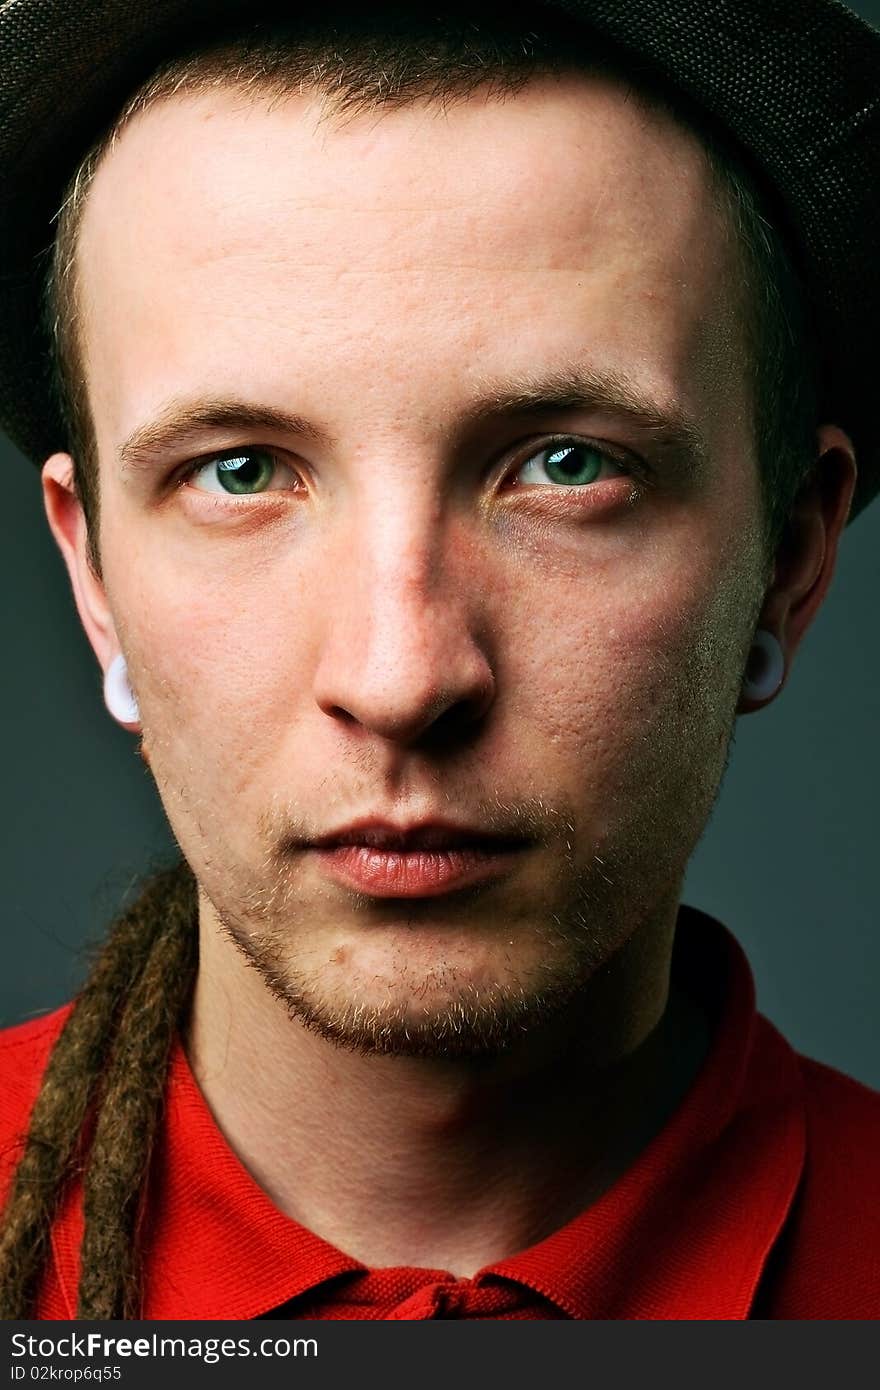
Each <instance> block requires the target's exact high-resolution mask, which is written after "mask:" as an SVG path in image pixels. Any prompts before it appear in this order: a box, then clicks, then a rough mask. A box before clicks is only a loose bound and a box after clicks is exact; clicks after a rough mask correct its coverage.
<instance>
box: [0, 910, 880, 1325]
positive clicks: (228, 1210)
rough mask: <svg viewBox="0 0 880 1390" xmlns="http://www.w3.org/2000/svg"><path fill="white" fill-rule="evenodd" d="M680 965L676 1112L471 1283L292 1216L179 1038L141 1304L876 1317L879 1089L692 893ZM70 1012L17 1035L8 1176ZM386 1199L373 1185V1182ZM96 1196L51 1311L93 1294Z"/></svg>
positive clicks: (335, 1314)
mask: <svg viewBox="0 0 880 1390" xmlns="http://www.w3.org/2000/svg"><path fill="white" fill-rule="evenodd" d="M673 970H674V971H675V973H676V977H677V978H678V979H679V980H681V981H682V983H683V984H684V986H685V988H688V989H690V990H693V991H695V992H696V993H697V995H698V996H699V997H700V999H701V1000H702V1001H703V1004H704V1007H705V1008H706V1009H707V1011H708V1013H709V1017H710V1019H711V1021H712V1030H713V1031H712V1042H711V1047H710V1051H709V1053H708V1055H707V1057H706V1059H705V1061H704V1063H703V1066H702V1068H701V1069H700V1071H699V1073H698V1075H697V1077H696V1078H695V1080H694V1082H693V1083H692V1085H691V1087H690V1089H689V1091H688V1092H687V1094H686V1095H685V1097H684V1098H683V1100H682V1101H681V1102H680V1104H679V1105H678V1107H677V1109H676V1110H675V1111H674V1113H673V1114H672V1116H671V1118H670V1119H669V1121H668V1123H667V1124H666V1126H665V1128H664V1129H663V1130H662V1131H661V1132H660V1133H659V1134H657V1135H656V1136H655V1137H654V1139H653V1140H652V1141H651V1142H650V1143H649V1144H648V1146H647V1147H646V1148H645V1149H644V1150H643V1151H642V1153H641V1154H640V1156H639V1157H638V1158H637V1160H636V1161H635V1162H634V1163H633V1164H632V1166H631V1167H630V1168H629V1169H628V1170H627V1172H626V1173H625V1174H624V1175H623V1176H622V1177H621V1178H619V1179H618V1180H617V1181H616V1182H615V1183H614V1184H613V1186H612V1187H611V1188H610V1189H609V1190H608V1191H607V1192H606V1193H605V1194H604V1195H603V1196H602V1197H600V1198H599V1200H598V1201H596V1202H595V1203H594V1204H593V1205H592V1206H591V1207H590V1208H588V1210H586V1211H584V1212H583V1213H582V1214H581V1215H579V1216H577V1217H576V1218H575V1219H574V1220H573V1221H570V1222H569V1223H568V1224H567V1225H566V1226H564V1227H562V1228H561V1229H560V1230H558V1231H556V1232H555V1233H554V1234H553V1235H551V1236H549V1237H548V1238H547V1239H546V1240H543V1241H541V1242H540V1243H539V1244H537V1245H533V1246H531V1247H530V1248H529V1249H527V1250H524V1251H522V1252H521V1253H519V1254H517V1255H514V1256H512V1257H510V1258H507V1259H502V1260H499V1261H497V1262H496V1263H494V1264H489V1265H486V1266H485V1267H484V1268H483V1269H481V1270H480V1271H479V1272H478V1273H476V1274H475V1275H474V1276H473V1277H472V1278H468V1279H457V1278H455V1277H454V1276H453V1275H452V1274H450V1273H449V1272H448V1271H445V1270H442V1269H421V1268H385V1269H369V1268H367V1267H366V1266H365V1265H363V1264H362V1263H360V1262H359V1261H358V1260H355V1259H352V1258H351V1257H350V1256H348V1255H346V1254H345V1253H344V1251H342V1250H339V1249H337V1248H335V1247H334V1246H332V1245H330V1244H329V1243H328V1242H327V1241H325V1240H322V1239H321V1238H320V1237H319V1236H317V1235H314V1234H313V1233H312V1232H310V1231H308V1230H306V1229H305V1228H304V1227H302V1226H300V1225H299V1224H298V1223H297V1222H296V1221H292V1220H291V1219H290V1218H288V1217H286V1216H284V1215H283V1214H282V1213H281V1212H280V1211H278V1210H277V1208H276V1207H274V1206H273V1204H272V1203H271V1201H270V1200H269V1198H268V1197H267V1196H266V1195H265V1193H264V1192H263V1191H262V1190H261V1189H260V1188H259V1187H258V1186H257V1184H256V1183H255V1181H254V1180H253V1178H251V1176H250V1175H249V1174H248V1172H247V1171H246V1170H245V1168H244V1167H243V1166H242V1165H241V1163H240V1162H239V1161H238V1159H237V1158H236V1156H235V1154H234V1153H233V1152H232V1151H231V1149H230V1148H229V1147H228V1145H227V1144H226V1142H225V1140H224V1139H223V1137H222V1136H221V1134H220V1132H219V1130H218V1129H217V1126H216V1125H215V1123H214V1121H213V1119H212V1117H211V1114H210V1112H209V1110H208V1108H207V1105H206V1104H205V1101H204V1099H203V1097H202V1095H201V1093H200V1091H199V1089H198V1086H197V1085H196V1082H195V1081H194V1079H193V1076H192V1072H191V1071H190V1068H189V1065H188V1063H187V1060H186V1056H185V1053H184V1051H183V1049H182V1047H181V1046H180V1043H179V1042H178V1043H177V1045H176V1046H175V1049H174V1055H173V1060H172V1065H171V1071H170V1077H169V1082H168V1089H167V1104H166V1109H165V1115H164V1121H163V1126H162V1130H161V1134H160V1138H159V1142H158V1146H157V1150H156V1154H155V1162H154V1168H153V1173H152V1181H151V1191H150V1196H149V1203H148V1215H147V1223H146V1245H145V1299H146V1302H145V1308H144V1315H145V1317H146V1318H149V1319H155V1318H210V1319H221V1318H239V1319H244V1318H260V1317H290V1318H309V1319H311V1318H314V1319H321V1318H373V1319H398V1318H399V1319H425V1318H498V1319H518V1318H532V1319H535V1318H562V1319H564V1318H581V1319H593V1318H612V1319H617V1318H651V1319H660V1318H663V1319H741V1318H755V1317H756V1318H842V1319H849V1318H869V1319H873V1318H877V1317H880V1093H878V1092H876V1091H873V1090H870V1089H868V1088H867V1087H865V1086H862V1085H860V1084H859V1083H858V1082H856V1081H853V1080H851V1079H850V1078H848V1077H846V1076H844V1075H842V1074H841V1073H840V1072H837V1071H834V1070H832V1069H831V1068H829V1067H826V1066H824V1065H822V1064H821V1063H818V1062H815V1061H811V1060H809V1059H807V1058H804V1057H802V1056H799V1055H798V1054H797V1053H795V1052H794V1051H793V1050H792V1049H791V1047H790V1046H789V1045H788V1043H786V1042H785V1040H784V1039H783V1038H782V1037H781V1036H780V1034H779V1033H778V1032H777V1030H776V1029H775V1028H774V1027H773V1025H772V1024H770V1023H769V1022H768V1021H767V1020H766V1019H765V1018H764V1017H763V1016H762V1015H760V1014H758V1013H757V1012H756V1010H755V994H754V985H753V981H752V976H751V971H750V969H749V966H748V963H747V961H746V958H745V956H744V955H743V953H742V950H741V949H740V947H739V946H738V944H737V942H736V941H735V939H734V938H733V936H731V934H730V933H729V932H728V931H727V930H726V929H725V928H724V927H722V926H721V925H720V924H719V923H717V922H715V921H714V920H713V919H712V918H710V917H708V916H707V915H706V914H704V913H701V912H698V911H697V910H696V909H693V908H686V907H684V908H682V909H681V911H680V914H679V925H678V931H677V936H676V946H675V954H674V960H673ZM66 1013H67V1009H63V1010H58V1011H57V1012H56V1013H54V1014H51V1015H49V1016H48V1017H46V1018H43V1019H40V1020H37V1021H35V1022H31V1023H27V1024H24V1025H22V1026H21V1027H18V1028H13V1029H9V1030H7V1031H5V1032H4V1033H2V1034H0V1180H2V1183H3V1191H4V1192H5V1188H6V1185H7V1184H8V1182H9V1178H10V1175H11V1171H12V1168H13V1167H14V1163H15V1160H16V1158H17V1156H18V1154H19V1153H20V1151H21V1149H20V1144H21V1134H22V1131H23V1130H24V1128H25V1127H26V1121H27V1115H28V1112H29V1110H30V1106H31V1104H32V1102H33V1098H34V1095H35V1094H36V1090H37V1086H38V1081H39V1076H40V1074H41V1072H42V1070H43V1067H44V1065H45V1061H46V1058H47V1055H48V1052H49V1049H50V1047H51V1043H52V1042H53V1040H54V1039H55V1037H56V1036H57V1034H58V1032H59V1029H60V1027H61V1024H62V1023H63V1020H64V1017H65V1016H66ZM364 1197H365V1200H366V1201H368V1200H369V1194H368V1193H365V1194H364ZM81 1198H82V1193H81V1189H80V1187H79V1186H77V1187H75V1188H74V1189H73V1190H72V1191H71V1192H70V1193H69V1194H68V1197H67V1199H66V1200H65V1202H64V1204H63V1206H62V1208H61V1211H60V1213H59V1215H58V1217H57V1219H56V1221H55V1225H54V1229H53V1232H52V1258H51V1262H50V1265H49V1268H48V1271H47V1274H46V1277H45V1280H44V1283H43V1287H42V1291H41V1294H40V1301H39V1307H38V1315H39V1316H40V1317H43V1318H64V1319H69V1318H72V1317H73V1316H74V1314H75V1309H76V1287H77V1277H78V1253H77V1252H78V1248H79V1241H80V1237H81V1233H82V1213H81Z"/></svg>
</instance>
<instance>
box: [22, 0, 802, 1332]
mask: <svg viewBox="0 0 880 1390" xmlns="http://www.w3.org/2000/svg"><path fill="white" fill-rule="evenodd" d="M440 9H443V10H444V11H445V12H444V13H443V14H440V13H439V11H440ZM331 10H332V4H331V3H330V0H327V3H325V5H324V6H322V8H321V15H320V16H319V17H316V16H314V15H313V16H310V17H309V18H308V21H305V20H303V21H302V22H300V21H296V22H295V23H294V22H293V21H288V22H287V24H286V25H285V24H280V23H277V24H264V23H258V24H255V25H254V24H250V25H248V26H247V27H246V28H243V29H242V30H241V31H240V32H236V33H226V34H224V35H223V36H221V37H220V38H218V39H217V40H214V41H212V42H211V43H208V44H205V45H202V46H199V47H198V48H197V49H196V50H193V51H191V52H189V53H185V54H180V55H178V56H174V57H172V58H171V60H170V61H169V62H167V63H166V64H165V65H164V67H162V68H161V69H160V70H159V71H158V72H157V73H156V74H155V75H154V76H153V78H152V79H150V80H149V81H148V82H147V83H146V84H145V85H144V86H143V87H142V88H141V89H140V90H139V91H138V92H137V93H136V94H135V95H134V96H133V97H132V98H131V101H130V102H129V105H128V106H127V108H126V109H125V111H124V112H123V113H122V114H121V116H120V117H119V118H118V119H117V120H116V121H115V122H114V124H113V126H112V128H111V129H110V130H109V131H108V132H107V133H106V135H105V136H104V137H102V139H101V140H100V141H99V142H98V143H97V144H96V145H95V146H94V147H93V149H92V150H91V151H89V153H88V154H87V155H86V157H85V158H84V160H83V162H82V164H81V165H80V168H79V169H78V170H77V172H76V175H75V177H74V179H73V180H72V182H71V184H70V186H69V188H68V190H67V192H66V195H65V198H64V202H63V207H62V211H61V214H60V216H59V220H58V230H57V236H56V242H55V252H54V258H53V262H52V267H51V270H50V273H49V275H48V278H47V286H46V318H47V323H48V325H49V327H50V330H51V334H52V339H53V344H54V354H55V357H54V363H53V367H54V373H55V390H56V393H57V395H58V398H59V402H60V404H61V408H62V413H63V415H64V418H65V421H66V424H67V429H68V436H69V440H70V449H71V452H72V454H73V456H74V482H75V487H76V491H77V496H78V498H79V500H80V502H81V504H82V507H83V510H84V513H85V517H86V522H87V528H88V536H89V559H90V563H91V564H92V567H93V569H94V571H95V573H96V575H98V576H99V577H100V573H101V567H100V554H99V552H98V547H97V540H98V534H99V525H98V521H99V517H98V510H99V507H98V504H99V488H98V465H97V451H96V443H95V436H94V429H93V425H92V421H91V416H90V412H89V403H88V399H87V397H86V393H85V381H86V372H85V371H84V369H83V366H82V363H81V360H80V354H79V344H78V341H77V325H78V322H79V306H78V304H77V286H76V258H75V250H76V238H77V232H78V227H79V220H80V217H81V213H82V208H83V204H84V200H85V198H86V197H87V195H88V190H89V187H90V183H91V178H92V176H93V174H94V172H95V169H96V168H97V166H98V164H99V163H100V160H101V158H102V156H103V153H104V151H105V150H106V149H108V148H109V147H110V145H111V144H112V141H113V140H114V139H115V137H116V135H118V133H119V132H120V131H121V129H122V128H123V126H124V124H125V122H126V121H127V120H128V119H130V118H131V116H132V115H134V114H136V113H137V112H138V111H139V110H143V109H145V108H146V107H148V106H149V105H150V104H151V103H152V102H154V101H157V100H160V99H162V98H163V97H166V96H168V95H170V94H173V93H174V92H177V91H181V90H187V89H190V90H192V89H198V88H199V87H209V86H211V85H214V84H223V83H226V84H234V85H237V86H239V87H242V88H244V89H246V90H252V91H254V92H266V93H268V94H269V95H273V94H283V93H284V92H285V91H287V92H292V91H297V90H311V91H314V92H316V93H320V94H322V95H323V96H324V98H325V99H326V100H327V101H328V103H329V105H330V108H331V109H332V110H335V111H336V112H337V113H339V114H343V115H344V114H348V113H352V114H357V113H358V112H362V111H374V110H376V109H378V108H379V107H381V106H382V105H384V104H389V105H392V106H394V105H397V106H401V105H404V104H405V103H407V102H414V101H417V100H419V99H422V98H429V99H431V100H433V101H439V102H444V101H446V100H447V99H450V98H453V97H456V96H461V95H463V94H466V93H467V92H468V91H471V90H475V89H477V88H478V87H481V86H484V85H485V84H488V83H491V84H494V85H495V88H496V90H502V91H505V90H507V91H516V90H517V88H518V87H519V86H521V85H522V84H523V83H524V82H525V81H527V80H528V79H529V77H530V76H533V75H535V74H537V73H540V72H542V71H558V70H560V69H571V68H581V69H583V70H584V71H587V72H591V71H597V70H603V69H604V70H605V71H609V72H611V73H614V72H615V71H619V72H621V73H622V74H623V75H624V76H625V73H626V64H625V63H624V64H623V65H616V64H615V60H614V58H613V55H607V54H606V55H602V54H601V53H600V51H599V48H598V46H597V44H596V41H595V39H594V38H592V37H584V36H583V34H582V31H581V30H580V26H579V25H576V24H574V23H572V24H570V25H569V27H566V24H565V21H564V20H563V19H561V18H560V17H559V16H558V15H557V16H556V17H555V18H554V16H553V15H552V14H551V13H548V12H547V11H546V10H543V9H542V7H541V6H540V5H535V6H534V7H533V8H532V9H531V10H527V9H526V8H525V7H524V6H522V7H511V6H509V5H494V6H493V5H492V3H491V0H465V3H463V4H460V5H459V6H458V8H457V7H456V5H455V3H454V0H447V3H446V4H444V5H438V6H437V7H436V8H435V6H431V7H430V9H429V12H427V13H424V12H423V13H421V14H420V13H419V12H418V9H417V7H413V6H412V5H411V4H403V5H397V6H395V5H394V4H391V3H388V4H377V5H375V6H370V7H368V12H367V13H365V12H364V7H363V6H350V7H348V9H347V10H346V9H345V7H344V6H343V7H341V8H339V7H337V10H334V11H333V12H332V13H331V12H330V11H331ZM413 10H415V12H414V13H411V11H413ZM645 80H647V79H645ZM643 88H644V82H643V81H642V79H640V80H639V90H640V91H642V90H643ZM654 95H656V94H654ZM657 100H658V102H659V103H660V104H664V99H663V98H662V97H660V96H657ZM666 104H667V105H668V106H670V107H671V109H672V110H673V112H674V114H677V115H678V116H679V117H680V118H681V119H682V121H683V123H685V124H691V125H692V126H693V124H694V123H693V121H690V122H689V121H688V119H687V115H686V113H683V112H682V111H680V110H677V108H676V105H675V102H674V101H673V100H670V101H668V102H666ZM697 129H698V134H699V136H700V138H701V139H702V141H703V144H704V147H705V149H706V153H707V158H708V159H709V164H710V168H711V169H712V171H713V173H714V174H715V178H716V185H717V189H718V193H719V197H720V199H721V202H722V204H723V207H724V209H725V211H726V213H727V214H728V216H729V218H730V225H731V228H732V231H733V235H734V237H735V239H736V241H737V243H738V245H739V248H740V250H741V253H742V281H743V284H744V285H745V287H746V295H745V298H746V299H747V300H748V303H747V304H746V305H745V317H746V319H747V320H748V322H747V324H746V341H747V344H748V348H747V350H748V351H749V352H750V353H751V354H752V358H753V364H752V365H753V370H754V377H755V429H756V437H757V452H758V456H759V459H760V461H761V467H762V480H763V486H764V496H765V520H766V529H767V536H768V547H767V548H768V554H771V555H772V553H773V552H774V550H775V547H776V543H777V541H778V538H779V535H780V533H781V527H782V524H783V521H784V518H785V516H786V515H787V513H788V510H789V508H790V505H791V500H792V498H793V497H794V495H795V493H796V491H797V488H798V486H799V485H800V482H801V480H802V476H803V473H804V472H805V471H806V468H807V467H808V465H809V463H810V462H811V448H812V440H813V432H814V427H815V423H816V421H815V406H814V398H813V396H811V395H810V392H809V389H808V384H807V383H808V377H809V371H810V368H809V365H808V364H810V363H811V362H812V360H813V356H812V354H813V348H812V346H811V343H810V340H809V337H808V329H807V326H806V320H805V319H804V318H803V317H802V305H801V298H800V292H799V288H798V285H797V279H796V275H795V272H794V271H793V269H792V267H791V265H790V262H789V259H788V257H787V255H786V251H785V247H784V245H783V243H782V241H781V240H780V238H779V237H778V235H777V233H776V232H775V231H774V227H773V219H772V217H768V216H767V215H766V214H765V213H764V212H763V211H762V198H761V195H760V194H759V193H758V192H757V191H756V190H755V188H754V186H753V184H752V181H751V179H750V176H749V174H748V172H747V171H745V170H744V169H743V168H742V167H741V165H740V164H739V161H738V160H737V158H736V157H735V156H733V155H732V154H731V153H730V151H728V150H726V149H725V148H724V146H723V145H722V144H721V143H719V142H718V141H717V140H715V138H714V137H713V138H711V139H710V137H709V135H708V133H707V132H706V130H705V129H704V128H703V125H702V124H701V123H699V122H698V123H697ZM196 907H197V899H196V888H195V880H194V877H193V875H192V872H191V871H190V869H189V868H188V866H187V865H186V864H180V865H179V866H178V867H177V868H175V869H172V870H171V871H168V872H166V873H164V874H160V875H157V876H156V877H154V878H153V879H152V880H151V881H150V882H149V883H148V884H147V887H146V889H145V891H144V892H143V894H142V896H141V897H140V898H139V900H138V901H137V902H136V903H135V905H134V906H133V907H132V908H131V909H130V910H129V911H127V912H126V913H125V914H124V915H123V916H122V917H121V918H120V919H119V921H118V922H117V923H116V925H115V926H114V928H113V930H112V932H111V935H110V938H109V940H108V942H107V945H106V947H105V948H104V950H103V952H102V954H101V956H100V957H99V959H98V961H97V963H96V965H95V968H94V971H93V973H92V975H91V978H90V979H89V981H88V983H87V984H86V986H85V988H84V989H83V991H82V993H81V994H80V996H79V999H78V1001H77V1003H76V1005H75V1007H74V1009H73V1011H72V1013H71V1015H70V1017H69V1019H68V1022H67V1024H66V1027H65V1028H64V1031H63V1032H62V1034H61V1036H60V1038H59V1040H58V1042H57V1044H56V1046H55V1049H54V1051H53V1053H52V1057H51V1060H50V1062H49V1065H48V1068H47V1070H46V1073H45V1077H44V1080H43V1084H42V1088H41V1090H40V1093H39V1096H38V1098H37V1101H36V1104H35V1106H34V1110H33V1114H32V1119H31V1126H30V1133H29V1135H28V1138H27V1142H26V1147H25V1151H24V1155H23V1158H22V1159H21V1162H20V1164H19V1167H18V1170H17V1173H16V1176H15V1179H14V1182H13V1186H12V1191H11V1196H10V1198H9V1201H8V1203H7V1207H6V1211H5V1214H4V1224H3V1229H2V1233H0V1315H2V1316H3V1317H4V1318H21V1317H26V1316H28V1315H29V1313H30V1312H31V1309H32V1304H33V1299H34V1296H35V1292H36V1290H37V1288H38V1285H39V1280H40V1276H41V1272H42V1267H43V1262H44V1260H45V1257H46V1251H47V1245H48V1238H49V1232H50V1229H51V1225H52V1220H53V1216H54V1214H55V1212H56V1211H57V1208H58V1205H59V1202H60V1199H61V1195H62V1192H63V1189H64V1186H65V1184H66V1183H67V1182H68V1181H69V1179H70V1178H71V1177H72V1176H73V1175H74V1174H75V1173H76V1172H78V1171H83V1172H84V1187H85V1234H84V1239H83V1247H82V1252H81V1271H82V1272H81V1280H80V1290H79V1306H78V1314H77V1315H78V1317H80V1318H102V1319H103V1318H121V1317H126V1318H128V1317H136V1316H138V1315H139V1313H140V1301H139V1292H138V1286H139V1278H138V1273H139V1272H138V1264H137V1233H138V1226H139V1218H140V1216H141V1214H142V1209H143V1201H144V1195H143V1194H144V1191H145V1188H146V1181H147V1176H148V1171H149V1161H150V1151H151V1146H152V1142H153V1137H154V1134H155V1132H156V1126H157V1123H158V1117H159V1114H160V1111H161V1101H162V1097H163V1094H164V1086H165V1077H166V1073H167V1067H168V1059H169V1054H170V1049H171V1043H172V1040H173V1036H174V1030H175V1026H176V1024H177V1023H178V1021H179V1020H180V1018H181V1016H182V1013H183V1011H184V1009H185V1008H186V1006H187V1003H188V1000H189V998H190V995H191V990H192V986H193V981H194V976H195V967H196V950H197V948H196V940H197V936H196V921H195V919H196ZM89 1136H90V1137H89Z"/></svg>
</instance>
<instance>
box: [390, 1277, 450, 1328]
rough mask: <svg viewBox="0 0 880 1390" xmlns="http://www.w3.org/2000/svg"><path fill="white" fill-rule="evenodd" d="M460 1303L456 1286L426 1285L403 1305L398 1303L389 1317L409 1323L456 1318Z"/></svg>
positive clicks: (417, 1290)
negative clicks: (427, 1319)
mask: <svg viewBox="0 0 880 1390" xmlns="http://www.w3.org/2000/svg"><path fill="white" fill-rule="evenodd" d="M460 1301H461V1295H460V1293H459V1290H458V1289H457V1288H456V1286H455V1285H454V1284H425V1285H424V1286H423V1287H422V1288H421V1289H416V1291H415V1293H414V1294H410V1296H409V1298H406V1299H404V1301H403V1303H398V1305H397V1307H396V1308H394V1309H393V1310H392V1312H391V1313H389V1315H388V1317H389V1319H390V1318H395V1319H396V1318H400V1319H402V1320H404V1319H405V1320H408V1321H418V1320H420V1319H425V1318H448V1317H455V1315H456V1311H457V1309H458V1307H459V1304H460Z"/></svg>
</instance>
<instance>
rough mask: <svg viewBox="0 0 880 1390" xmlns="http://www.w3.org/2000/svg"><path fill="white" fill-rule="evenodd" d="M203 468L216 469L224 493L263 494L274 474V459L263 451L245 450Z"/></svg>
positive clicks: (213, 460) (215, 460)
mask: <svg viewBox="0 0 880 1390" xmlns="http://www.w3.org/2000/svg"><path fill="white" fill-rule="evenodd" d="M205 467H206V468H216V470H217V471H216V478H217V481H218V482H219V484H220V486H221V488H222V489H223V491H224V492H232V493H243V492H265V491H266V488H267V487H268V486H269V484H270V483H271V481H272V477H273V475H274V472H275V458H274V457H273V455H272V454H269V453H266V452H265V450H263V449H247V450H243V451H242V452H241V453H240V454H236V455H235V456H234V457H233V458H220V459H212V460H211V462H210V463H208V464H206V465H205ZM212 491H213V489H212Z"/></svg>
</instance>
